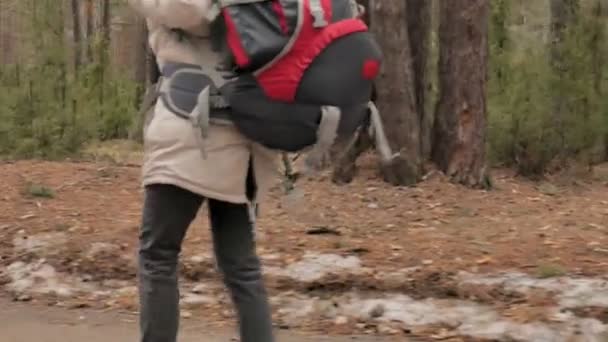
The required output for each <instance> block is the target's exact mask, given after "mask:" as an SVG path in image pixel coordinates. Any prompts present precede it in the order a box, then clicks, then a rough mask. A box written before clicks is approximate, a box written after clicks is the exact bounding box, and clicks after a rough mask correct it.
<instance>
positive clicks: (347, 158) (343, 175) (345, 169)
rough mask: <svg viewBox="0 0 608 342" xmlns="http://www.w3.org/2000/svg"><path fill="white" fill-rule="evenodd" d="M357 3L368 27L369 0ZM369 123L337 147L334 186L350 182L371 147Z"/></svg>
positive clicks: (333, 177) (373, 98)
mask: <svg viewBox="0 0 608 342" xmlns="http://www.w3.org/2000/svg"><path fill="white" fill-rule="evenodd" d="M357 3H358V4H359V5H361V6H363V7H364V8H365V13H364V15H363V17H362V18H361V19H363V21H364V22H365V23H366V24H367V25H368V26H369V25H370V7H369V5H370V0H357ZM374 100H375V94H372V101H374ZM368 124H369V123H366V124H364V127H361V128H360V130H359V132H358V133H357V135H356V137H355V140H354V141H352V142H351V143H350V144H348V145H347V146H345V147H344V146H338V147H340V148H343V149H342V150H340V151H338V153H337V161H336V163H335V165H334V167H333V171H332V177H331V178H332V181H333V182H334V183H336V184H347V183H350V182H352V180H353V178H354V177H355V175H356V173H357V166H356V163H357V159H359V156H361V154H363V153H364V152H365V151H367V150H368V149H370V148H371V147H372V146H373V141H372V138H371V136H370V135H369V129H368V128H369V126H368Z"/></svg>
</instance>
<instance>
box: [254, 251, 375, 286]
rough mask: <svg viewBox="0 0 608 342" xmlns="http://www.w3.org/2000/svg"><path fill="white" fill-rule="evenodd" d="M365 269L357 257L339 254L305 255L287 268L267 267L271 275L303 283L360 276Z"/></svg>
mask: <svg viewBox="0 0 608 342" xmlns="http://www.w3.org/2000/svg"><path fill="white" fill-rule="evenodd" d="M363 270H364V269H363V267H361V260H360V259H359V258H357V257H356V256H348V257H343V256H340V255H337V254H316V253H308V254H305V255H304V257H303V258H302V260H300V261H298V262H295V263H293V264H290V265H288V266H287V267H286V268H278V267H267V268H266V270H265V271H266V272H267V273H268V274H270V275H275V276H285V277H289V278H292V279H295V280H298V281H302V282H309V281H315V280H319V279H321V278H323V277H324V276H325V275H327V274H332V273H333V274H343V273H354V274H358V273H360V272H362V271H363Z"/></svg>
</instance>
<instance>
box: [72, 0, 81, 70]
mask: <svg viewBox="0 0 608 342" xmlns="http://www.w3.org/2000/svg"><path fill="white" fill-rule="evenodd" d="M71 2H72V21H73V29H72V31H73V33H74V37H73V40H74V72H75V73H76V74H78V72H79V71H80V66H81V65H82V39H81V38H82V36H81V35H80V34H81V32H82V27H81V25H80V3H79V1H78V0H71Z"/></svg>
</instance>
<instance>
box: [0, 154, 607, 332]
mask: <svg viewBox="0 0 608 342" xmlns="http://www.w3.org/2000/svg"><path fill="white" fill-rule="evenodd" d="M112 159H114V160H112V161H110V160H97V161H95V162H91V161H88V162H69V161H64V162H48V161H18V162H3V163H1V164H0V175H2V179H1V180H0V208H1V209H0V284H2V285H3V288H4V290H3V291H4V294H5V295H6V296H8V297H9V298H11V299H13V300H16V301H23V302H33V303H32V304H31V305H41V304H42V305H49V306H57V307H63V308H65V310H82V309H88V310H102V311H108V310H109V311H113V310H118V311H123V312H131V313H135V312H136V311H137V297H136V288H135V281H136V278H135V260H136V259H135V257H136V246H137V235H138V224H139V219H140V210H141V204H142V191H141V188H140V183H139V175H140V174H139V172H140V170H139V168H138V166H137V165H138V158H137V157H133V158H131V159H130V158H126V159H125V158H115V157H114V158H112ZM127 159H128V160H127ZM117 160H118V162H117ZM360 164H361V165H360V171H359V174H358V175H357V177H356V179H355V180H354V181H353V183H352V184H349V185H345V186H337V185H333V184H331V182H330V181H329V180H328V179H327V176H326V175H320V176H319V177H317V178H316V179H312V180H302V181H300V182H298V184H297V189H298V191H299V192H300V194H301V195H303V196H302V197H303V198H301V199H300V200H296V199H295V198H296V197H297V196H294V195H291V196H285V195H284V194H283V191H282V188H281V187H280V186H277V187H276V189H274V190H273V191H272V192H271V194H270V196H269V198H268V199H267V200H266V201H265V202H264V203H263V204H262V207H261V217H260V219H259V222H258V227H257V229H258V240H259V245H258V250H259V253H260V256H261V257H262V260H263V263H264V267H265V274H266V279H267V285H268V287H269V290H270V292H271V297H272V305H273V308H274V309H275V313H274V315H275V321H276V323H277V327H278V328H279V329H282V330H293V331H298V332H309V333H322V334H325V335H350V334H365V335H372V336H388V337H391V338H395V339H396V340H399V341H403V340H406V338H422V339H424V340H442V341H491V340H494V341H496V340H498V341H512V340H521V341H608V336H607V332H608V167H606V166H600V167H597V168H595V169H594V170H593V172H592V174H591V175H589V176H588V177H587V178H584V179H582V178H577V179H576V180H572V179H571V178H568V177H561V178H560V177H556V178H551V179H547V180H545V181H542V182H531V181H528V180H525V179H520V178H518V177H516V176H514V175H513V174H512V172H510V171H508V170H494V171H493V179H494V183H495V189H493V190H491V191H478V190H470V189H465V188H463V187H460V186H457V185H454V184H450V183H449V182H447V181H446V180H445V179H444V177H443V176H442V175H441V174H439V173H436V172H435V173H431V174H429V175H428V177H426V180H425V181H424V182H422V183H421V184H419V185H418V186H416V187H412V188H395V187H391V186H389V185H387V184H384V183H383V182H381V181H380V179H379V177H378V175H377V174H376V172H375V170H374V163H373V161H372V158H371V157H365V158H363V160H362V161H361V162H360ZM205 211H206V209H205V208H203V209H201V215H199V218H198V219H197V221H196V222H195V224H194V225H193V227H192V229H191V230H190V232H189V234H188V237H187V241H186V243H185V248H184V251H183V258H182V269H181V275H182V278H183V281H182V285H181V286H182V288H183V289H182V297H183V298H182V305H183V310H182V316H183V317H184V318H185V320H186V321H195V320H196V317H203V314H204V317H205V319H206V320H207V322H206V323H205V324H209V325H210V326H213V327H217V329H222V328H223V327H226V326H230V324H232V318H233V317H234V313H233V312H232V311H231V309H230V305H229V298H228V296H227V295H226V293H224V290H223V288H222V287H221V285H220V282H219V280H218V277H217V275H216V273H215V268H214V267H215V266H214V262H213V257H212V254H211V253H210V234H209V229H208V223H207V219H206V214H205Z"/></svg>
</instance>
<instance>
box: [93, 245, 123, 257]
mask: <svg viewBox="0 0 608 342" xmlns="http://www.w3.org/2000/svg"><path fill="white" fill-rule="evenodd" d="M118 251H120V247H119V246H118V245H115V244H111V243H107V242H94V243H93V244H91V248H89V250H88V251H87V253H86V256H87V258H89V259H94V258H95V257H96V256H98V255H99V254H101V253H116V252H118Z"/></svg>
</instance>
